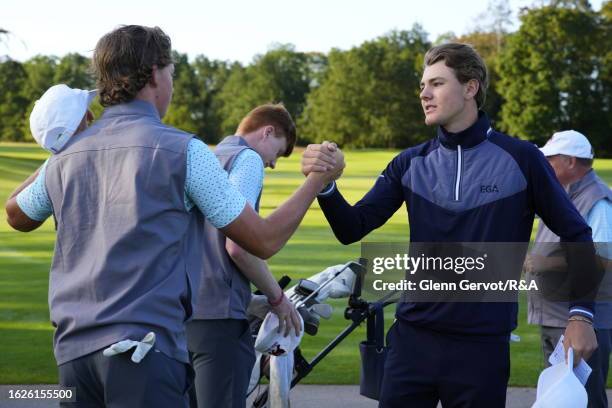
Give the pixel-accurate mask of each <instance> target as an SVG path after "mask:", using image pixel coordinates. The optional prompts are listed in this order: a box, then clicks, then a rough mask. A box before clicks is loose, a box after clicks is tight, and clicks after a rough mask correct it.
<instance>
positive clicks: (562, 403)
mask: <svg viewBox="0 0 612 408" xmlns="http://www.w3.org/2000/svg"><path fill="white" fill-rule="evenodd" d="M573 368H574V350H572V349H571V348H570V349H569V350H567V364H565V363H559V364H555V365H553V366H551V367H548V368H547V369H545V370H544V371H542V373H541V374H540V378H538V390H537V393H536V402H535V404H533V406H532V407H531V408H586V406H587V403H588V401H589V399H588V396H587V393H586V390H585V389H584V386H583V385H582V383H581V382H580V380H579V379H578V377H576V376H575V375H574V370H573Z"/></svg>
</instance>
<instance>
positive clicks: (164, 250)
mask: <svg viewBox="0 0 612 408" xmlns="http://www.w3.org/2000/svg"><path fill="white" fill-rule="evenodd" d="M93 66H94V71H95V73H96V77H97V88H98V94H99V96H100V102H101V103H102V105H103V106H105V107H106V109H105V111H104V113H103V114H102V116H101V117H100V119H99V120H98V121H97V122H95V123H94V124H93V125H92V126H91V127H89V128H88V129H87V130H85V131H83V132H81V133H79V134H77V135H75V136H73V137H71V138H70V139H69V141H68V143H67V144H66V146H65V148H64V149H63V150H62V151H61V152H60V153H58V154H56V155H54V156H52V157H51V158H50V159H49V160H48V161H47V162H46V163H45V164H44V165H43V166H42V167H41V169H40V170H39V172H38V174H36V175H34V176H32V177H29V178H28V179H27V180H26V182H24V183H23V184H22V185H21V186H20V187H18V188H17V190H16V192H15V193H13V195H12V196H11V198H10V199H9V200H8V202H7V204H6V211H7V216H8V218H7V220H8V223H9V224H10V225H11V226H12V227H13V228H15V229H17V230H20V231H31V230H33V229H36V228H38V227H39V226H40V225H41V224H42V223H43V222H44V221H45V220H46V219H47V218H48V217H50V216H51V215H53V217H54V219H55V222H56V226H57V240H56V245H55V252H54V256H53V263H52V266H51V273H50V282H49V308H50V314H51V320H52V323H53V325H54V326H55V328H56V330H55V336H54V353H55V358H56V360H57V364H58V369H59V381H60V384H61V385H63V386H68V387H76V400H77V401H76V403H75V404H69V406H77V407H104V406H113V407H186V406H188V397H187V390H188V389H189V386H190V382H191V378H190V370H191V369H190V366H189V357H188V352H187V344H186V338H185V329H184V324H185V321H187V320H188V319H189V318H190V317H191V314H192V310H193V304H192V292H193V291H194V290H195V288H197V287H198V285H199V277H200V270H201V267H202V266H201V265H202V256H201V252H202V246H203V240H204V235H203V234H204V231H203V228H204V218H206V219H207V220H208V222H210V223H211V224H212V225H214V226H215V227H217V228H219V229H220V230H221V231H222V232H223V233H224V234H226V235H227V236H228V237H230V238H231V239H232V240H233V241H235V242H236V243H238V244H239V245H240V246H241V247H243V248H245V249H246V250H248V251H249V252H251V253H253V254H255V255H257V256H259V257H262V258H268V257H270V256H272V255H273V254H274V253H276V252H277V251H278V250H280V249H281V248H282V247H283V245H284V244H285V243H286V242H287V240H288V239H289V237H290V236H291V235H292V234H293V232H294V231H295V229H296V228H297V226H298V225H299V223H300V221H301V219H302V218H303V216H304V214H305V212H306V211H307V209H308V207H309V206H310V204H311V203H312V201H313V200H314V198H315V197H316V195H317V194H318V193H319V191H321V189H322V188H323V186H325V184H327V183H328V182H330V180H332V179H333V178H334V177H338V176H339V174H340V173H341V171H342V168H343V166H344V163H343V158H342V155H341V152H340V151H339V150H338V149H333V152H332V151H331V150H329V152H330V154H329V155H328V156H327V157H326V158H325V159H323V160H320V161H318V162H316V163H315V162H312V161H310V163H311V165H312V167H313V168H314V169H317V168H318V169H319V170H320V169H323V170H325V172H324V173H320V174H319V175H318V176H316V177H311V176H309V177H308V178H307V179H306V181H305V182H304V184H303V185H302V186H301V187H300V188H299V189H298V190H297V191H296V193H295V194H294V195H293V196H292V197H291V198H290V199H289V200H288V201H287V202H285V203H284V204H283V205H282V206H281V207H280V208H279V209H278V210H277V211H275V212H274V213H273V214H271V215H270V216H269V217H268V218H266V219H262V218H260V217H259V216H258V214H257V213H256V212H255V211H254V210H253V209H252V208H251V206H249V205H246V201H245V199H244V197H243V196H242V195H241V194H240V193H239V192H238V191H237V190H236V189H235V188H234V187H233V186H232V185H231V184H230V183H229V181H228V178H227V173H225V172H224V171H223V169H222V168H221V167H220V166H219V162H218V160H217V159H216V158H215V156H214V155H213V154H212V152H211V151H210V150H209V149H208V148H207V146H206V145H205V144H204V143H202V142H201V141H199V140H197V139H195V138H193V136H192V135H189V134H187V133H185V132H182V131H180V130H178V129H174V128H172V127H170V126H166V125H164V124H163V123H162V122H161V118H162V117H163V116H164V114H165V113H166V111H167V109H168V106H169V104H170V100H171V98H172V91H173V86H172V85H173V84H172V73H173V70H174V65H173V63H172V59H171V44H170V38H169V37H168V36H167V35H166V34H165V33H164V32H163V31H162V30H161V29H159V28H157V27H154V28H150V27H142V26H122V27H119V28H117V29H116V30H114V31H112V32H110V33H108V34H106V35H105V36H104V37H102V38H101V39H100V41H99V42H98V44H97V45H96V48H95V51H94V56H93ZM149 332H153V333H155V343H154V348H152V349H151V350H150V351H149V352H148V354H147V355H146V356H145V357H144V359H142V360H140V357H141V356H138V358H135V357H136V356H130V355H129V354H131V353H121V354H118V355H114V356H112V357H107V356H106V355H105V354H103V350H104V349H105V348H107V347H108V346H111V345H116V344H119V343H120V342H122V341H124V340H133V341H138V340H140V339H143V338H144V336H145V335H148V333H149ZM130 357H131V358H130ZM137 361H138V362H137Z"/></svg>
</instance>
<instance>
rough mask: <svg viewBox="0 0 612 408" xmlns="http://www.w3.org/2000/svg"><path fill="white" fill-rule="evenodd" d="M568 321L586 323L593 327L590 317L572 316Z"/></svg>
mask: <svg viewBox="0 0 612 408" xmlns="http://www.w3.org/2000/svg"><path fill="white" fill-rule="evenodd" d="M567 321H568V322H571V321H576V322H585V323H588V324H590V325H591V326H592V325H593V321H592V320H591V319H589V318H588V317H584V316H578V315H574V316H570V318H569V319H567Z"/></svg>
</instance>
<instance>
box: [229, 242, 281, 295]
mask: <svg viewBox="0 0 612 408" xmlns="http://www.w3.org/2000/svg"><path fill="white" fill-rule="evenodd" d="M226 248H227V250H228V253H229V255H230V257H231V258H232V261H234V263H235V264H236V266H238V269H240V272H242V274H243V275H244V276H245V277H246V278H247V279H248V280H249V281H250V282H251V283H253V285H255V286H256V287H257V289H259V290H260V291H261V292H262V293H263V294H264V295H266V297H267V298H268V299H276V298H278V296H279V294H280V287H279V286H278V283H277V282H276V280H275V279H274V276H272V273H271V272H270V269H269V268H268V264H267V263H266V261H264V260H263V259H260V258H258V257H256V256H255V255H251V254H250V253H248V252H246V251H245V250H244V249H242V248H240V247H239V246H238V244H236V243H234V242H233V241H231V240H229V239H228V240H227V245H226Z"/></svg>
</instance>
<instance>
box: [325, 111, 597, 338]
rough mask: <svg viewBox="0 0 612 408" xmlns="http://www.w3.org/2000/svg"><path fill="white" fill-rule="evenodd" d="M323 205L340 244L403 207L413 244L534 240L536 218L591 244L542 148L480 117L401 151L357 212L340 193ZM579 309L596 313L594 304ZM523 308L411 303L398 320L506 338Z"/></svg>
mask: <svg viewBox="0 0 612 408" xmlns="http://www.w3.org/2000/svg"><path fill="white" fill-rule="evenodd" d="M318 201H319V204H320V206H321V209H322V210H323V213H324V214H325V217H326V218H327V220H328V222H329V224H330V226H331V227H332V230H333V232H334V234H335V235H336V237H337V238H338V240H339V241H340V242H342V243H343V244H350V243H353V242H356V241H359V240H361V239H362V238H363V237H364V236H366V235H367V234H368V233H369V232H370V231H372V230H374V229H376V228H378V227H380V226H382V225H383V224H384V223H385V222H386V221H387V220H388V219H389V218H390V217H391V216H392V215H393V214H394V213H395V212H396V211H397V209H398V208H399V207H400V206H401V205H402V203H405V204H406V209H407V211H408V221H409V224H410V241H411V242H528V241H529V238H530V235H531V230H532V226H533V220H534V216H535V214H538V215H539V216H540V217H541V219H542V220H543V221H544V222H545V223H546V225H547V226H548V227H549V228H550V229H551V230H552V231H553V232H554V233H555V234H557V235H559V236H560V237H561V240H562V241H565V242H589V241H592V238H591V229H590V228H589V226H588V225H587V224H586V222H585V221H584V220H583V218H582V217H581V216H580V213H579V212H578V211H577V210H576V208H575V207H574V205H573V204H572V203H571V201H570V199H569V198H568V195H567V194H566V192H565V190H564V189H563V187H562V186H561V185H560V184H559V182H558V180H557V178H556V176H555V174H554V171H553V169H552V167H551V166H550V165H549V163H548V162H547V160H546V158H545V157H544V155H543V154H542V153H541V152H540V150H539V149H538V148H537V147H536V146H535V145H533V144H532V143H529V142H526V141H521V140H519V139H515V138H512V137H510V136H507V135H505V134H503V133H500V132H497V131H495V130H493V129H492V128H491V125H490V122H489V119H488V118H487V116H486V114H484V113H483V112H480V113H479V117H478V120H477V121H476V123H474V124H473V125H472V126H470V127H469V128H468V129H466V130H464V131H462V132H459V133H455V134H453V133H449V132H447V131H446V130H445V129H443V128H442V127H438V131H437V136H436V137H435V138H433V139H431V140H429V141H427V142H425V143H422V144H420V145H418V146H414V147H411V148H408V149H406V150H404V151H403V152H401V153H400V154H398V155H397V156H396V157H395V158H394V159H393V160H392V161H391V162H390V163H389V164H388V165H387V168H386V169H385V170H384V171H383V172H382V174H381V175H380V176H379V177H378V179H377V180H376V183H375V184H374V186H373V187H372V189H371V190H370V191H369V192H368V193H367V194H366V195H365V196H364V197H363V198H362V199H361V200H360V201H359V202H357V203H356V204H355V205H354V206H351V205H350V204H349V203H347V202H346V200H345V199H344V198H343V197H342V195H341V194H340V192H339V191H338V190H337V189H335V190H333V191H332V192H331V194H329V195H326V196H325V197H319V199H318ZM568 261H570V262H571V260H569V259H568ZM574 262H577V260H576V259H574ZM575 306H579V307H581V308H583V309H587V310H589V311H592V310H593V307H592V303H591V302H580V303H579V302H574V303H572V307H575ZM517 309H518V307H517V304H516V303H425V302H422V303H410V302H404V303H399V304H398V307H397V311H396V317H397V318H398V319H399V320H402V321H406V322H409V323H411V324H414V325H417V326H421V327H426V328H429V329H432V330H436V331H440V332H444V333H449V334H457V335H472V336H474V335H475V336H483V337H484V338H490V339H492V340H493V339H507V337H508V335H509V333H510V332H511V331H512V330H513V329H514V328H516V315H517Z"/></svg>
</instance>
